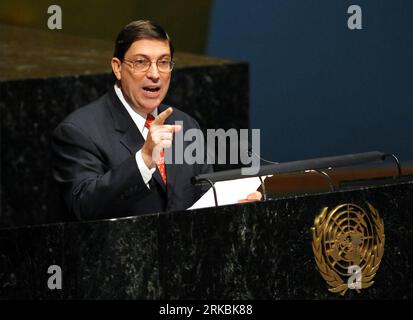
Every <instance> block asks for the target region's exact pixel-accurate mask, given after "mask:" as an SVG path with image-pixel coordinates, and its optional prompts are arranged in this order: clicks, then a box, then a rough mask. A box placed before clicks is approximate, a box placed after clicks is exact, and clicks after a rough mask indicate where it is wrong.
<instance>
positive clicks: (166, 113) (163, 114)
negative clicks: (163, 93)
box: [153, 107, 173, 125]
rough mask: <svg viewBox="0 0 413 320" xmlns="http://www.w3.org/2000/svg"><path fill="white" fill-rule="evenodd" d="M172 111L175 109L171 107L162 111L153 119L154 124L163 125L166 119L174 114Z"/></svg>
mask: <svg viewBox="0 0 413 320" xmlns="http://www.w3.org/2000/svg"><path fill="white" fill-rule="evenodd" d="M172 112H173V109H172V108H171V107H169V108H168V109H166V110H165V111H163V112H161V113H160V114H158V116H157V117H156V118H155V120H154V121H153V124H157V125H162V124H163V123H164V122H165V120H166V119H167V118H168V117H169V116H170V115H171V114H172Z"/></svg>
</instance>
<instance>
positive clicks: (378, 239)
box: [311, 203, 385, 296]
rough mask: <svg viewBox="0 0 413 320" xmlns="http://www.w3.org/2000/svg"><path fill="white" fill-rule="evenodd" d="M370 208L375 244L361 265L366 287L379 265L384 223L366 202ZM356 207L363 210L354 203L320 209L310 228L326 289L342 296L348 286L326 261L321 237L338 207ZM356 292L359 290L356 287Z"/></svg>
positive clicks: (363, 281)
mask: <svg viewBox="0 0 413 320" xmlns="http://www.w3.org/2000/svg"><path fill="white" fill-rule="evenodd" d="M367 205H368V207H369V209H370V217H371V218H372V221H373V226H372V230H374V231H375V232H374V233H375V237H374V239H375V244H374V245H373V246H372V248H371V249H370V250H368V251H367V252H366V255H365V259H364V261H365V262H364V263H363V266H361V274H362V277H361V288H362V289H366V288H369V287H371V286H372V285H373V283H374V281H373V278H374V276H375V275H376V273H377V270H378V268H379V266H380V262H381V260H382V257H383V254H384V242H385V235H384V224H383V220H382V219H381V218H380V216H379V214H378V212H377V210H376V209H375V208H374V207H373V206H372V205H371V204H370V203H367ZM345 206H347V207H353V208H354V207H356V208H359V209H360V210H361V211H362V212H364V210H363V209H362V208H360V207H359V206H356V205H354V204H342V205H339V206H337V207H335V208H334V209H333V210H331V211H330V212H328V207H325V208H323V209H322V211H321V213H320V214H319V215H318V216H317V217H316V218H315V219H314V226H313V227H312V228H311V231H312V235H313V241H312V248H313V252H314V257H315V261H316V264H317V269H318V271H319V272H320V274H321V276H322V277H323V278H324V280H326V282H327V284H328V285H329V286H330V288H329V289H328V290H329V291H330V292H333V293H339V294H341V295H342V296H344V294H345V293H346V292H347V290H348V289H350V288H349V286H348V284H347V283H346V282H345V281H344V280H343V279H342V278H341V277H340V275H339V272H337V270H335V268H334V267H332V266H331V265H329V263H328V262H327V261H326V254H325V252H323V238H324V234H325V233H326V232H327V228H328V225H327V221H328V220H329V219H328V218H329V217H331V216H332V215H333V214H334V213H335V212H337V210H338V209H340V208H343V207H345ZM356 290H357V292H360V290H358V289H356Z"/></svg>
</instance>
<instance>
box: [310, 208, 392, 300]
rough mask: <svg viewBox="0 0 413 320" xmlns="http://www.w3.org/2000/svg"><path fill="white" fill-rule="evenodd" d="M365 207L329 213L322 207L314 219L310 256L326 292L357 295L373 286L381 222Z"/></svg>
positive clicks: (380, 245)
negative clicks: (326, 287)
mask: <svg viewBox="0 0 413 320" xmlns="http://www.w3.org/2000/svg"><path fill="white" fill-rule="evenodd" d="M367 206H368V209H369V210H368V211H365V210H364V209H363V208H361V207H360V206H357V205H355V204H342V205H339V206H337V207H335V208H334V209H332V210H331V211H328V208H327V207H326V208H323V210H322V211H321V213H320V214H319V215H318V216H317V217H316V218H315V220H314V226H313V227H312V228H311V231H312V234H313V242H312V246H313V252H314V257H315V261H316V264H317V269H318V271H319V272H320V274H321V276H322V277H323V278H324V280H326V281H327V284H328V285H329V287H330V288H329V289H328V290H329V291H330V292H333V293H340V294H341V295H344V294H345V293H346V292H347V290H348V289H350V290H357V292H360V289H365V288H368V287H370V286H371V285H372V284H373V283H374V281H373V278H374V276H375V275H376V272H377V270H378V268H379V266H380V262H381V259H382V257H383V253H384V240H385V236H384V225H383V220H382V219H381V218H380V216H379V214H378V212H377V210H376V209H375V208H374V207H373V206H372V205H371V204H369V203H367ZM343 279H344V280H343ZM345 280H346V281H345Z"/></svg>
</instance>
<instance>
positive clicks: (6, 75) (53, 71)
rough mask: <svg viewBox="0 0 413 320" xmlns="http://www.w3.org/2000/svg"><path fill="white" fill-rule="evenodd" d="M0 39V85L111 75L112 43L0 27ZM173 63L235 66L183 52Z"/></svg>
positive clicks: (54, 32) (179, 53) (193, 65)
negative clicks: (14, 81)
mask: <svg viewBox="0 0 413 320" xmlns="http://www.w3.org/2000/svg"><path fill="white" fill-rule="evenodd" d="M0 39H1V42H0V81H11V80H26V79H38V78H50V77H64V76H73V75H91V74H107V73H110V72H111V67H110V59H111V58H112V54H113V49H114V42H112V41H105V40H98V39H87V38H82V37H77V36H72V35H68V34H64V33H62V32H61V31H56V30H48V29H45V30H39V29H28V28H21V27H14V26H8V25H0ZM174 60H175V62H176V68H177V69H179V68H187V67H201V66H211V65H223V64H231V63H236V62H234V61H230V60H225V59H220V58H213V57H207V56H202V55H196V54H191V53H184V52H176V54H175V57H174Z"/></svg>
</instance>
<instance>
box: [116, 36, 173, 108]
mask: <svg viewBox="0 0 413 320" xmlns="http://www.w3.org/2000/svg"><path fill="white" fill-rule="evenodd" d="M142 58H144V59H147V60H149V61H152V64H151V66H150V67H149V69H148V70H147V71H137V70H135V69H133V68H132V63H130V62H127V61H124V62H123V63H121V62H120V61H119V59H117V58H112V69H113V71H114V73H115V76H116V78H117V79H118V81H119V83H120V87H121V89H122V92H123V94H124V96H125V98H126V100H127V101H128V102H129V104H131V106H132V107H133V108H134V110H135V111H137V112H141V113H145V114H148V113H150V112H152V111H153V110H154V109H156V108H157V107H158V106H159V105H160V103H161V102H162V100H163V99H164V98H165V96H166V94H167V92H168V88H169V83H170V81H171V73H170V72H168V73H161V72H159V70H158V67H157V65H156V61H158V60H160V59H165V58H166V59H169V60H170V59H171V51H170V48H169V43H168V41H167V40H165V41H163V40H153V39H151V40H149V39H142V40H138V41H135V42H134V43H132V45H131V46H130V48H129V49H128V51H126V53H125V57H124V59H125V60H128V61H136V60H139V59H142Z"/></svg>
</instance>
